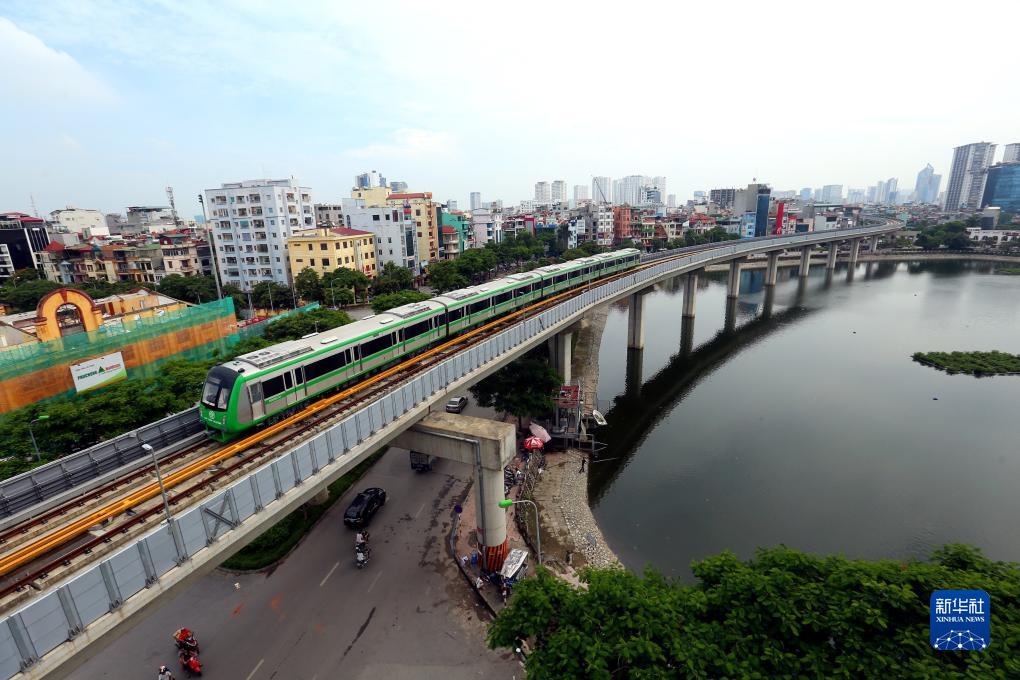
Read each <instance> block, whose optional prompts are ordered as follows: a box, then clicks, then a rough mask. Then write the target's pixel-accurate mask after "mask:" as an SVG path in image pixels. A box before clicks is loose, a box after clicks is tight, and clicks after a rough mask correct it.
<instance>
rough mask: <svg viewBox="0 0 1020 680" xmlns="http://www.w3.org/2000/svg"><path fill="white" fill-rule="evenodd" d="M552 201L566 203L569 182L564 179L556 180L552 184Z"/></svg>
mask: <svg viewBox="0 0 1020 680" xmlns="http://www.w3.org/2000/svg"><path fill="white" fill-rule="evenodd" d="M551 192H552V196H551V198H552V203H565V202H566V200H567V183H566V182H564V181H563V180H562V179H558V180H555V181H554V182H553V183H552V186H551Z"/></svg>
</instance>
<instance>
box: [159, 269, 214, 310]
mask: <svg viewBox="0 0 1020 680" xmlns="http://www.w3.org/2000/svg"><path fill="white" fill-rule="evenodd" d="M156 290H157V291H158V292H159V293H162V294H163V295H169V296H170V297H172V298H176V299H178V300H184V301H185V302H191V303H194V304H202V303H204V302H212V301H213V300H215V299H216V280H215V279H214V278H213V277H211V276H181V275H180V274H170V275H169V276H165V277H163V280H162V281H160V282H159V285H158V286H157V287H156Z"/></svg>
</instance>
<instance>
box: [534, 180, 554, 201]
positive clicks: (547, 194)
mask: <svg viewBox="0 0 1020 680" xmlns="http://www.w3.org/2000/svg"><path fill="white" fill-rule="evenodd" d="M535 203H537V204H538V205H549V204H550V203H552V185H551V184H549V182H535Z"/></svg>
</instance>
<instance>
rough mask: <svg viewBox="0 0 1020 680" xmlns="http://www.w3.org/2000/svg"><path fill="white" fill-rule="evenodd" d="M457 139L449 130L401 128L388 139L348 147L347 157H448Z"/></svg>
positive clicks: (367, 158) (368, 158) (454, 148)
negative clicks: (351, 147)
mask: <svg viewBox="0 0 1020 680" xmlns="http://www.w3.org/2000/svg"><path fill="white" fill-rule="evenodd" d="M456 147H457V140H456V137H454V135H452V134H451V133H449V132H442V131H435V130H418V129H414V128H401V129H399V130H394V131H393V132H391V133H390V134H389V135H388V141H385V142H377V143H373V144H368V145H366V146H362V147H357V148H353V149H347V150H345V151H343V152H342V153H341V155H342V156H344V157H345V158H350V159H357V160H367V161H371V160H374V159H376V158H379V159H408V160H417V159H421V158H436V157H448V156H451V155H454V154H455V153H456Z"/></svg>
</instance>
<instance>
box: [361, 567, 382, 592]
mask: <svg viewBox="0 0 1020 680" xmlns="http://www.w3.org/2000/svg"><path fill="white" fill-rule="evenodd" d="M380 576H382V572H381V571H380V572H379V573H378V574H376V575H375V578H374V579H372V585H370V586H369V587H368V590H366V591H365V594H366V595H367V594H368V593H370V592H372V588H375V584H376V583H378V582H379V577H380Z"/></svg>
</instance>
